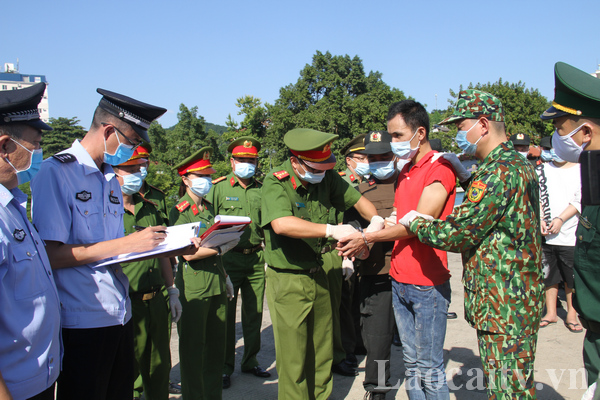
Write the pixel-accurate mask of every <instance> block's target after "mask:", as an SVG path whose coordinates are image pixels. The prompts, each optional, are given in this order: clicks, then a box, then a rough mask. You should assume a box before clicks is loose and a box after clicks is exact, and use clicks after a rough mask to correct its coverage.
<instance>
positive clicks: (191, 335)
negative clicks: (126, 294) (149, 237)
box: [169, 194, 227, 400]
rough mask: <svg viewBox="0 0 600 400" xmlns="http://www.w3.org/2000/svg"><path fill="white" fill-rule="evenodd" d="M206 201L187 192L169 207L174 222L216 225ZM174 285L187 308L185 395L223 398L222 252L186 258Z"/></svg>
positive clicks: (182, 323)
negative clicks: (214, 254)
mask: <svg viewBox="0 0 600 400" xmlns="http://www.w3.org/2000/svg"><path fill="white" fill-rule="evenodd" d="M202 205H203V207H204V210H202V211H201V210H200V209H199V208H198V207H197V206H196V204H195V203H194V201H193V200H192V198H191V197H190V196H189V195H188V194H186V195H185V196H183V197H182V198H181V199H180V201H179V203H178V204H177V205H176V206H175V207H173V208H172V209H171V212H170V213H169V221H170V224H171V225H181V224H188V223H190V222H198V221H199V222H201V227H200V231H199V234H202V233H203V232H204V231H206V229H208V228H210V227H211V226H212V224H213V222H214V216H215V214H214V211H213V207H212V205H211V204H210V203H208V202H206V201H203V204H202ZM182 261H183V260H182ZM175 284H176V286H177V287H178V288H179V290H180V291H181V296H180V298H179V299H180V301H181V307H182V309H183V312H182V314H181V319H180V320H179V322H178V324H177V328H178V329H177V331H178V333H179V358H180V366H181V392H182V395H183V398H184V399H186V400H187V399H220V398H221V392H222V384H221V373H222V370H223V365H224V363H225V335H226V333H227V332H226V331H227V323H226V317H227V295H226V292H225V271H224V269H223V265H222V261H221V257H219V256H212V257H208V258H204V259H201V260H194V261H189V262H188V261H183V262H182V263H181V265H180V266H179V269H178V270H177V276H176V277H175Z"/></svg>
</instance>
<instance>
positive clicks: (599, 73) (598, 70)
mask: <svg viewBox="0 0 600 400" xmlns="http://www.w3.org/2000/svg"><path fill="white" fill-rule="evenodd" d="M591 75H592V76H595V77H596V78H600V64H599V65H598V69H597V70H596V72H592V74H591Z"/></svg>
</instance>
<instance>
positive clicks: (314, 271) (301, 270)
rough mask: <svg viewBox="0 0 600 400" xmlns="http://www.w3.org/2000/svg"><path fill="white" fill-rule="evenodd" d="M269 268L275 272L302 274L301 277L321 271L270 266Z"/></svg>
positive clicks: (315, 268) (316, 268) (317, 269)
mask: <svg viewBox="0 0 600 400" xmlns="http://www.w3.org/2000/svg"><path fill="white" fill-rule="evenodd" d="M269 268H271V269H272V270H273V271H276V272H282V273H285V274H296V275H298V274H300V275H312V274H314V273H316V272H317V271H319V267H313V268H311V269H282V268H275V267H272V266H270V265H269Z"/></svg>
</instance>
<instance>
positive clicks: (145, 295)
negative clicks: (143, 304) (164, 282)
mask: <svg viewBox="0 0 600 400" xmlns="http://www.w3.org/2000/svg"><path fill="white" fill-rule="evenodd" d="M160 291H161V288H158V289H156V290H151V291H149V292H132V293H129V297H130V298H132V299H135V300H144V301H147V300H152V299H153V298H154V297H155V296H156V295H157V294H158V293H159V292H160Z"/></svg>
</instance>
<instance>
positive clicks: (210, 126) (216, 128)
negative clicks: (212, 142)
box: [165, 122, 227, 136]
mask: <svg viewBox="0 0 600 400" xmlns="http://www.w3.org/2000/svg"><path fill="white" fill-rule="evenodd" d="M173 128H175V125H173V126H172V127H170V128H165V130H166V131H172V130H173ZM204 129H205V130H206V132H208V131H209V130H211V129H212V130H213V131H215V132H217V133H218V134H219V136H221V135H222V134H223V133H224V132H225V131H227V127H226V126H222V125H215V124H211V123H210V122H207V123H206V124H204Z"/></svg>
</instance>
